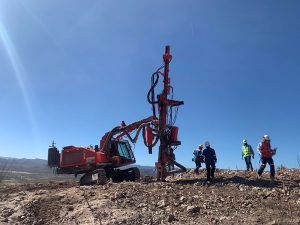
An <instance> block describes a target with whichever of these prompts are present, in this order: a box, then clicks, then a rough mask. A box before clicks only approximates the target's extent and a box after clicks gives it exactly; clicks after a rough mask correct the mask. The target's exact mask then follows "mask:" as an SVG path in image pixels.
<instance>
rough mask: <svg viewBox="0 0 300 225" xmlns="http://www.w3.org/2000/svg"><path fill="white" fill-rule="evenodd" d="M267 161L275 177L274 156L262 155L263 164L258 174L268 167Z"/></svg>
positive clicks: (271, 174) (271, 173) (272, 176)
mask: <svg viewBox="0 0 300 225" xmlns="http://www.w3.org/2000/svg"><path fill="white" fill-rule="evenodd" d="M267 163H268V164H269V165H270V176H271V178H274V177H275V166H274V161H273V159H272V157H262V158H261V165H260V168H259V170H258V175H259V176H261V175H262V173H263V172H264V169H265V168H266V165H267Z"/></svg>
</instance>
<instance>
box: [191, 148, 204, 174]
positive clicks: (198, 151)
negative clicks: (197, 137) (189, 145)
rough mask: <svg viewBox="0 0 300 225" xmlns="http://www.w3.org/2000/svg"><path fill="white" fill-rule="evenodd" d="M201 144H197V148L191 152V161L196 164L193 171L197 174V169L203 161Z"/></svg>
mask: <svg viewBox="0 0 300 225" xmlns="http://www.w3.org/2000/svg"><path fill="white" fill-rule="evenodd" d="M202 149H203V145H198V148H197V149H195V150H194V152H193V155H194V157H193V159H192V160H193V161H194V162H195V164H196V168H195V170H194V171H195V173H196V174H199V169H200V168H201V162H203V155H202Z"/></svg>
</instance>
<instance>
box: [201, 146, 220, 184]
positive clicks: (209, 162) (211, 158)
mask: <svg viewBox="0 0 300 225" xmlns="http://www.w3.org/2000/svg"><path fill="white" fill-rule="evenodd" d="M202 155H203V156H204V161H205V166H206V176H207V183H210V181H211V180H212V179H214V173H215V169H216V163H217V156H216V152H215V150H214V149H213V148H211V147H210V143H209V141H206V142H205V149H204V150H203V153H202Z"/></svg>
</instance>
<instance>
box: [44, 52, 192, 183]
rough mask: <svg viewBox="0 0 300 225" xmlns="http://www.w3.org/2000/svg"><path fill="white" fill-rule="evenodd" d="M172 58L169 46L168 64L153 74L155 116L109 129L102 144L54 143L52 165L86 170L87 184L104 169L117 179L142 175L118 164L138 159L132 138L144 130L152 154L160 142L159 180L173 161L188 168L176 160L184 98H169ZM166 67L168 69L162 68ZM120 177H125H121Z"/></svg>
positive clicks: (73, 171)
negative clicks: (58, 145)
mask: <svg viewBox="0 0 300 225" xmlns="http://www.w3.org/2000/svg"><path fill="white" fill-rule="evenodd" d="M171 59H172V55H171V54H170V47H169V46H166V49H165V54H164V55H163V60H164V66H163V67H161V68H159V69H158V70H157V71H156V72H155V73H153V74H152V78H151V81H152V84H151V88H150V90H149V92H148V95H147V98H148V102H149V103H150V104H151V105H152V110H153V115H152V116H150V117H148V118H145V119H143V120H140V121H136V122H134V123H131V124H129V125H126V124H125V122H124V121H122V123H121V125H120V126H117V127H115V128H113V129H112V130H111V131H109V132H107V133H106V134H105V135H104V136H103V137H102V138H101V139H100V143H99V145H95V146H94V147H93V146H89V147H78V146H66V147H64V148H63V149H62V151H61V153H59V151H58V150H57V148H56V147H55V145H54V143H53V144H52V146H50V148H49V150H48V165H49V166H50V167H56V168H57V173H64V174H75V175H77V174H85V175H84V176H83V178H82V179H81V180H82V183H83V184H85V183H90V181H91V180H92V177H93V175H94V174H98V176H99V177H100V178H101V177H102V176H103V171H104V174H105V177H106V178H108V177H111V178H112V179H113V180H122V179H123V178H124V179H125V180H135V179H138V177H139V172H138V171H137V168H133V169H127V170H123V172H122V171H121V172H120V170H116V168H118V167H122V166H125V165H129V164H133V163H135V162H136V160H135V157H134V154H133V152H132V149H131V146H130V144H129V141H130V142H131V143H136V141H137V139H138V136H139V134H140V132H142V133H143V135H142V136H143V139H144V143H145V145H146V146H147V147H148V149H149V154H151V153H152V148H153V147H154V146H155V145H156V144H157V143H158V142H159V143H160V145H159V152H158V161H157V162H156V169H157V180H164V179H165V178H166V176H167V175H168V174H169V173H172V172H174V171H168V170H167V166H168V165H169V164H175V165H176V166H178V167H179V168H181V169H182V170H186V169H185V167H184V166H182V165H180V164H179V163H177V162H176V161H175V159H174V153H173V151H174V149H175V148H176V147H177V146H178V145H180V144H181V143H180V141H178V139H177V137H178V127H176V126H174V123H175V120H176V116H174V115H173V108H176V107H178V106H180V105H182V104H183V101H176V100H173V99H168V95H169V94H170V90H172V92H173V87H172V86H171V85H170V78H169V63H170V61H171ZM163 68H164V72H161V69H163ZM160 76H162V77H163V84H164V86H163V87H164V88H163V90H162V92H161V94H159V95H158V96H155V93H154V89H155V86H156V85H157V83H158V80H159V77H160ZM156 111H157V112H158V117H157V116H156ZM176 112H177V111H176ZM133 131H135V132H136V133H135V136H134V137H132V136H131V135H132V132H133ZM125 138H126V139H125ZM99 146H100V147H99ZM124 171H125V172H124ZM120 177H121V178H122V179H119V178H120ZM100 178H98V181H99V179H100ZM124 179H123V180H124Z"/></svg>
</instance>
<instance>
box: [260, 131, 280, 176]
mask: <svg viewBox="0 0 300 225" xmlns="http://www.w3.org/2000/svg"><path fill="white" fill-rule="evenodd" d="M257 151H258V153H259V154H260V158H261V166H260V168H259V170H258V176H259V177H260V176H261V175H262V173H263V172H264V169H265V168H266V164H267V163H268V164H269V165H270V178H271V180H274V179H275V166H274V161H273V155H275V154H276V148H274V149H272V148H271V140H270V137H269V135H267V134H265V135H264V136H263V138H262V140H261V142H260V143H259V144H258V146H257Z"/></svg>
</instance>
